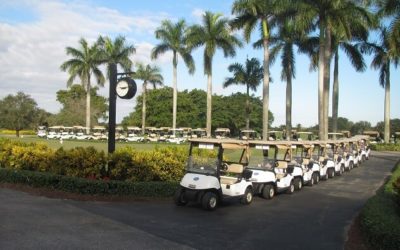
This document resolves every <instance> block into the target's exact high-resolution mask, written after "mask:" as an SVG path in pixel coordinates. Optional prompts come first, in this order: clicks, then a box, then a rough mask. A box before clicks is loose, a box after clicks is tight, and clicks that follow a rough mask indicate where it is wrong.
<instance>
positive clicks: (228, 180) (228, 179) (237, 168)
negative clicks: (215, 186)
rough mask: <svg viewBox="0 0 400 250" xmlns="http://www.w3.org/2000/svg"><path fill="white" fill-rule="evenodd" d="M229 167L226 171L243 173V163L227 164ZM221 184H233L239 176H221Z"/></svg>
mask: <svg viewBox="0 0 400 250" xmlns="http://www.w3.org/2000/svg"><path fill="white" fill-rule="evenodd" d="M227 165H228V168H227V169H226V170H225V173H232V174H241V173H243V165H241V164H234V163H233V164H227ZM220 181H221V184H226V185H232V184H235V183H236V182H238V181H239V178H238V177H233V176H220Z"/></svg>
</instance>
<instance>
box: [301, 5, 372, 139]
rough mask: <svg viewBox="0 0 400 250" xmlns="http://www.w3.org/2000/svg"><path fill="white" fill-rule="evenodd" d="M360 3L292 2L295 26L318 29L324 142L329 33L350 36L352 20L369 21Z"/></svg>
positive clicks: (320, 121)
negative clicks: (339, 32) (337, 31)
mask: <svg viewBox="0 0 400 250" xmlns="http://www.w3.org/2000/svg"><path fill="white" fill-rule="evenodd" d="M358 2H360V1H343V0H330V1H326V0H300V1H295V4H294V6H295V8H297V13H298V19H297V20H296V21H297V23H299V24H305V25H306V26H305V28H306V27H307V28H306V29H309V28H317V27H318V30H319V49H318V52H319V55H318V123H319V137H320V139H327V134H328V114H329V87H330V62H331V55H332V44H331V42H332V37H331V36H332V32H334V31H335V29H338V28H339V29H343V31H344V33H345V34H346V35H349V34H351V27H352V21H353V17H354V16H357V17H359V18H363V19H364V20H369V19H370V18H371V14H370V12H369V11H368V9H366V8H364V7H363V6H362V5H361V4H360V3H358Z"/></svg>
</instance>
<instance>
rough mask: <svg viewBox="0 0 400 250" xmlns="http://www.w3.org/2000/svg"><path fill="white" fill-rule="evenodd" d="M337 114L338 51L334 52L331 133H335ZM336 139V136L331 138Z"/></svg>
mask: <svg viewBox="0 0 400 250" xmlns="http://www.w3.org/2000/svg"><path fill="white" fill-rule="evenodd" d="M338 113H339V50H338V49H337V50H336V52H335V65H334V69H333V92H332V132H334V133H336V132H337V119H338ZM333 139H336V135H334V136H333Z"/></svg>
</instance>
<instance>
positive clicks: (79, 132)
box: [73, 126, 90, 140]
mask: <svg viewBox="0 0 400 250" xmlns="http://www.w3.org/2000/svg"><path fill="white" fill-rule="evenodd" d="M73 130H74V134H75V138H74V139H77V140H89V139H90V135H87V134H86V131H87V129H86V127H82V126H74V127H73Z"/></svg>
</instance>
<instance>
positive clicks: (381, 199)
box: [360, 164, 400, 249]
mask: <svg viewBox="0 0 400 250" xmlns="http://www.w3.org/2000/svg"><path fill="white" fill-rule="evenodd" d="M399 184H400V164H399V165H398V166H397V167H396V169H395V171H394V172H393V174H392V176H391V178H390V180H389V181H388V182H387V183H386V184H385V185H384V186H383V187H382V188H381V189H380V190H379V191H378V192H377V194H376V195H375V196H374V197H372V198H370V199H369V200H368V201H367V203H366V204H365V206H364V208H363V209H362V211H361V214H360V215H361V229H362V231H363V234H364V236H365V238H366V239H367V241H368V242H369V244H370V245H371V246H373V247H374V248H375V249H400V207H399V205H400V204H399V203H398V199H399V186H400V185H399ZM396 199H397V202H396Z"/></svg>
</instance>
